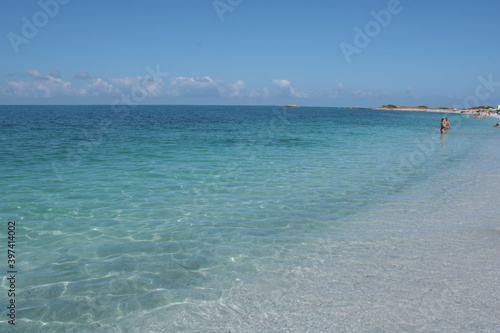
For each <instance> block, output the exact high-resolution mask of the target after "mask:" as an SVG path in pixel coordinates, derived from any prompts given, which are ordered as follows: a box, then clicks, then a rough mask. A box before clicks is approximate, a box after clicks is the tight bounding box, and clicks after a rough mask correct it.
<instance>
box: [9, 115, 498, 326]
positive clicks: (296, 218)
mask: <svg viewBox="0 0 500 333" xmlns="http://www.w3.org/2000/svg"><path fill="white" fill-rule="evenodd" d="M442 116H443V115H442V114H434V113H413V112H408V113H406V112H384V111H369V110H347V109H334V108H281V107H234V106H231V107H229V106H225V107H214V106H211V107H208V106H207V107H200V106H142V107H137V108H136V109H134V110H131V112H127V111H125V112H123V111H122V112H116V111H115V110H113V109H111V108H110V107H109V106H57V107H51V106H43V107H42V106H30V107H28V106H27V107H9V106H3V107H0V127H1V129H2V131H1V132H0V142H1V146H0V156H1V157H2V159H1V161H0V167H1V171H2V173H1V175H0V177H1V178H0V179H1V186H2V190H3V197H4V200H2V203H1V204H0V205H1V206H0V209H1V212H2V218H3V219H4V220H5V222H6V221H7V220H15V221H17V223H18V228H17V244H18V247H17V249H18V251H19V263H18V271H19V273H18V287H19V290H20V293H19V294H18V295H17V297H16V302H18V304H19V308H18V310H17V314H18V324H19V326H18V327H19V329H22V330H21V331H24V330H26V329H28V331H33V332H37V331H40V332H44V331H46V332H52V331H61V332H66V331H67V332H69V331H74V330H78V331H85V330H88V331H92V330H99V329H101V330H103V331H107V330H111V328H113V330H115V331H117V332H119V331H134V329H135V331H139V330H140V328H141V327H136V328H134V327H133V326H130V322H129V323H128V324H127V325H125V326H123V324H120V321H122V320H123V318H143V317H144V316H146V317H147V316H148V314H150V313H152V312H155V313H157V312H158V311H164V313H163V316H162V318H164V321H163V322H159V323H157V327H158V328H159V329H162V328H163V329H165V327H167V323H165V321H168V320H172V321H176V320H178V319H179V318H178V317H176V316H177V315H178V314H179V313H182V311H183V310H182V309H183V307H184V308H185V309H186V311H188V310H187V309H189V308H190V306H192V305H199V304H203V302H214V301H219V302H220V301H222V302H223V301H224V300H225V299H226V298H227V297H228V294H229V293H230V291H231V290H233V289H234V288H235V286H236V287H237V286H238V285H240V284H242V283H246V284H252V285H255V286H257V287H256V288H259V286H260V287H261V288H262V290H266V288H269V287H268V286H269V280H272V279H275V278H276V279H278V277H279V276H280V274H281V273H282V272H283V269H284V268H285V267H289V266H290V265H295V264H297V263H298V262H301V261H303V260H304V258H307V257H308V255H311V256H317V253H316V252H315V251H314V250H312V249H316V245H317V244H318V243H321V242H322V241H324V240H325V239H328V240H331V239H337V240H338V242H339V244H342V240H343V239H342V237H344V236H343V235H346V234H351V235H352V232H358V233H360V237H362V232H360V231H359V230H357V229H356V228H354V229H353V223H354V222H353V221H355V219H356V216H357V215H359V214H361V213H363V212H367V211H370V210H374V209H377V208H379V207H383V206H384V205H386V204H387V203H390V202H393V201H394V200H395V198H397V196H398V194H400V193H405V191H407V190H408V188H414V187H418V186H419V184H421V183H423V182H426V181H427V180H428V179H429V177H434V176H435V175H436V174H440V173H442V172H445V171H449V170H450V169H453V168H457V167H458V166H460V165H462V164H463V163H464V161H467V160H468V159H470V156H471V153H472V152H474V149H475V147H477V146H478V145H481V142H482V139H483V137H484V136H485V135H488V136H491V135H492V133H496V132H492V133H490V132H491V131H492V129H491V125H492V124H493V123H494V121H495V120H496V119H491V120H490V119H486V120H477V119H465V118H463V117H462V116H460V115H449V117H450V121H451V123H452V126H453V129H452V130H451V131H450V132H449V133H448V134H447V135H446V136H440V135H439V134H438V131H439V120H440V118H441V117H442ZM490 123H491V124H490ZM493 135H496V134H493ZM437 186H438V185H437ZM374 223H376V222H374ZM371 227H372V228H376V225H373V226H371ZM2 232H3V231H2ZM379 232H380V233H381V234H383V233H384V231H383V230H380V231H379ZM308 253H310V254H308ZM2 286H3V287H4V288H5V287H6V281H5V280H4V281H3V284H2ZM266 286H267V287H266ZM262 290H261V291H262ZM4 294H5V292H4ZM173 308H175V309H176V312H175V314H172V318H169V317H168V313H169V311H170V309H173ZM179 309H181V310H180V311H179ZM1 324H2V325H3V324H5V323H1Z"/></svg>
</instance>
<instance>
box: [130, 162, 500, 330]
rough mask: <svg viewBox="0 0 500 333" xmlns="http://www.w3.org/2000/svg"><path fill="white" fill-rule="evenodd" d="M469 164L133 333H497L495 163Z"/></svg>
mask: <svg viewBox="0 0 500 333" xmlns="http://www.w3.org/2000/svg"><path fill="white" fill-rule="evenodd" d="M481 156H482V159H478V160H477V161H468V162H467V163H466V164H464V165H463V166H461V167H460V168H457V170H454V171H452V172H450V173H446V174H445V175H444V177H443V175H440V176H436V178H435V179H429V181H428V182H426V183H424V184H420V185H418V186H415V187H413V188H411V189H409V190H408V191H407V192H406V193H403V194H401V195H397V194H396V195H394V200H392V201H390V202H389V203H387V204H386V205H384V206H382V207H378V208H376V209H375V210H372V211H369V212H364V213H362V214H360V215H359V216H356V217H354V218H353V220H352V221H351V224H350V227H349V228H347V229H345V230H343V231H342V232H341V234H337V235H335V236H330V237H325V238H324V239H322V240H321V241H320V242H318V244H316V246H315V247H314V248H313V249H311V251H310V252H308V253H304V254H303V256H300V257H297V258H293V259H295V260H294V262H295V264H290V265H287V266H286V267H284V268H283V271H282V274H281V276H280V277H279V278H277V277H276V276H275V275H272V276H269V277H268V278H266V276H265V274H264V275H262V276H260V278H259V281H258V282H257V281H248V280H246V279H245V278H244V277H242V280H241V281H235V282H234V284H233V287H232V288H230V289H229V291H228V292H227V293H226V294H225V295H223V297H222V298H221V299H220V300H218V301H211V302H206V303H201V304H200V303H197V304H194V303H193V304H191V305H189V304H182V306H179V307H178V308H177V307H175V306H173V307H171V308H169V309H161V310H158V311H157V312H156V313H149V314H148V315H147V316H146V317H144V318H143V319H142V320H139V321H138V320H137V318H136V319H134V326H135V327H139V326H140V327H141V328H142V330H141V331H142V332H226V333H227V332H297V333H299V332H301V333H303V332H448V333H449V332H498V327H500V260H499V257H500V223H499V220H500V218H499V217H500V208H499V206H498V197H499V194H500V193H499V189H500V172H499V171H498V170H500V156H493V157H492V158H491V159H484V156H487V154H483V155H481Z"/></svg>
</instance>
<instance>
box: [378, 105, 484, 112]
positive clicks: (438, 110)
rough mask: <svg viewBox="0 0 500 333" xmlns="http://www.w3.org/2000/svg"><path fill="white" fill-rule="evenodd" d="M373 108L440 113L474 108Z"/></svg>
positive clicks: (465, 110)
mask: <svg viewBox="0 0 500 333" xmlns="http://www.w3.org/2000/svg"><path fill="white" fill-rule="evenodd" d="M373 110H386V111H419V112H440V113H465V112H472V111H475V110H468V109H440V108H419V107H404V106H401V107H397V108H384V107H379V108H374V109H373Z"/></svg>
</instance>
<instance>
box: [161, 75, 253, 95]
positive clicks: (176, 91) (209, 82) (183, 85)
mask: <svg viewBox="0 0 500 333" xmlns="http://www.w3.org/2000/svg"><path fill="white" fill-rule="evenodd" d="M170 84H171V86H172V89H171V90H170V95H171V96H182V97H241V96H244V95H245V82H243V81H241V80H239V81H236V82H234V83H228V82H225V81H222V80H214V79H212V78H211V77H209V76H202V77H184V76H178V77H174V78H173V79H172V80H171V81H170Z"/></svg>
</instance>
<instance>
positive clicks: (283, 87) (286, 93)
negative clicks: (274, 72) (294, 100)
mask: <svg viewBox="0 0 500 333" xmlns="http://www.w3.org/2000/svg"><path fill="white" fill-rule="evenodd" d="M273 83H274V85H275V86H276V88H278V90H279V92H280V96H281V97H301V98H303V97H308V96H309V95H308V94H307V93H305V92H302V91H300V90H297V89H295V88H294V87H292V84H291V82H290V81H288V80H277V79H275V80H273Z"/></svg>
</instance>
